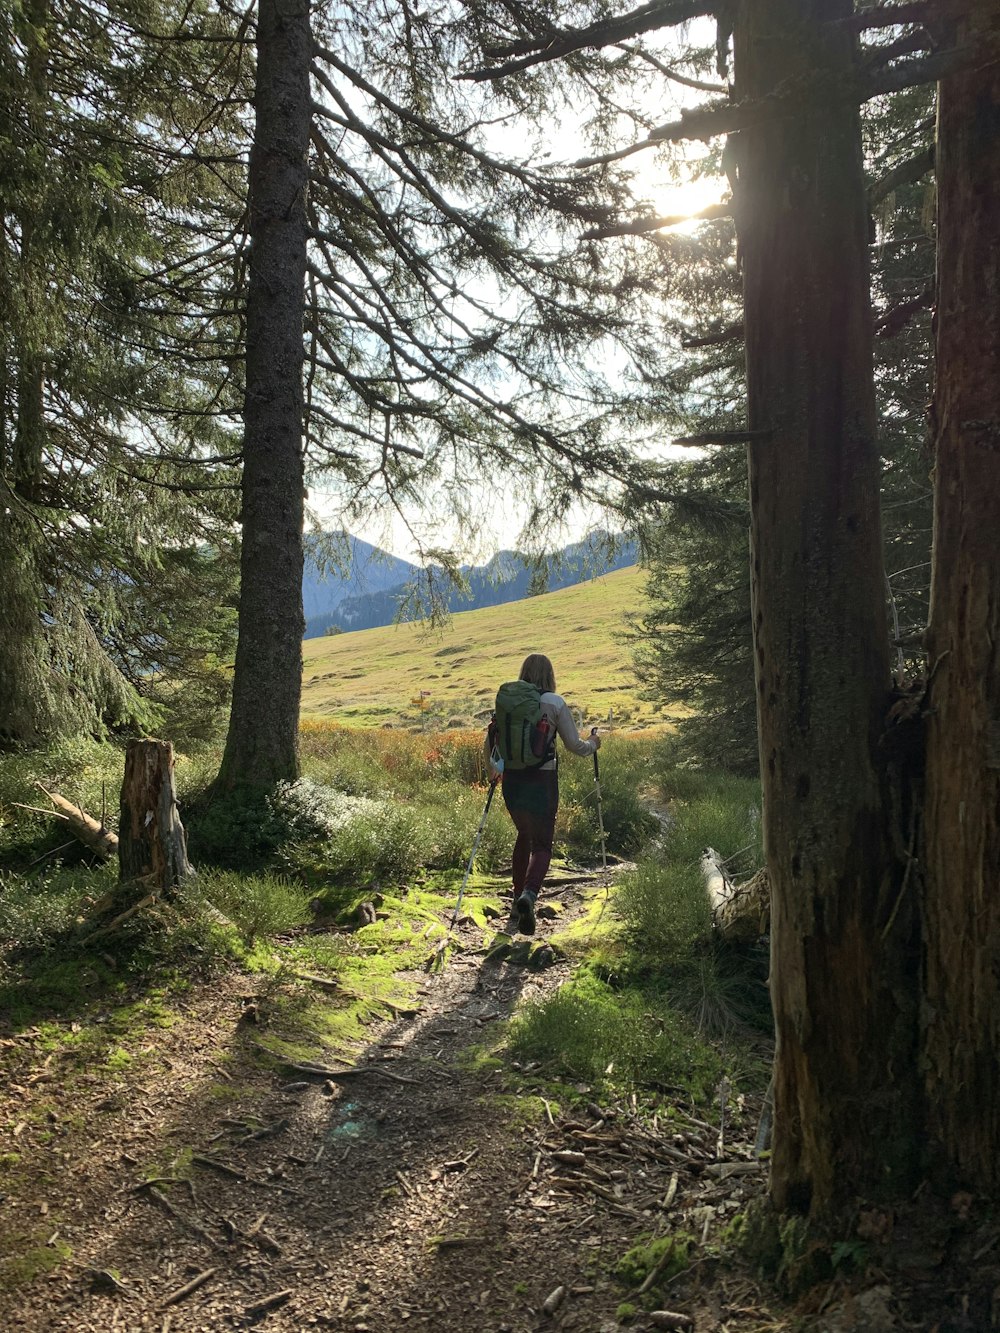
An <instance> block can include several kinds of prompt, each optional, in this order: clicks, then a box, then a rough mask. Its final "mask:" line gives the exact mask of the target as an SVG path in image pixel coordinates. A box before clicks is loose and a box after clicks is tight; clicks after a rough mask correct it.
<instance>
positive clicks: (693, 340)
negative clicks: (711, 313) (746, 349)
mask: <svg viewBox="0 0 1000 1333" xmlns="http://www.w3.org/2000/svg"><path fill="white" fill-rule="evenodd" d="M745 332H746V330H745V328H744V325H743V321H742V320H740V321H739V322H738V323H736V324H728V325H727V326H726V327H725V328H724V329H719V330H718V332H716V333H705V334H702V335H701V336H700V337H682V338H681V346H682V347H684V348H690V347H718V346H720V345H721V344H722V343H732V342H740V341H741V340H742V338H743V337H744V334H745Z"/></svg>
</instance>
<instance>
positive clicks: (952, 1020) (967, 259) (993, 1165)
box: [923, 2, 1000, 1190]
mask: <svg viewBox="0 0 1000 1333" xmlns="http://www.w3.org/2000/svg"><path fill="white" fill-rule="evenodd" d="M951 8H952V10H953V12H954V11H955V10H956V9H958V10H960V11H962V13H963V17H962V19H961V20H960V22H959V24H958V25H957V27H958V31H956V32H955V33H954V34H953V36H954V39H955V40H956V41H957V42H959V43H962V44H965V43H972V44H974V49H977V50H981V49H983V46H982V44H983V42H984V40H985V38H986V31H987V29H988V28H990V27H992V32H993V41H994V42H996V40H997V37H998V36H1000V15H998V11H997V9H996V7H995V5H994V4H992V3H989V4H987V3H982V2H981V3H979V4H978V6H977V5H970V4H968V3H965V4H962V5H961V6H956V5H954V4H953V5H952V6H951ZM977 11H978V18H977ZM996 49H997V48H996V46H994V50H996ZM937 178H938V278H937V323H936V332H937V347H936V350H937V367H936V382H935V389H934V421H935V432H936V438H935V510H934V555H933V576H932V585H931V612H930V628H929V633H928V657H929V663H930V673H931V683H930V688H929V705H930V706H929V710H928V717H927V775H926V785H927V796H926V810H925V823H924V836H925V857H924V860H925V873H926V889H925V892H926V913H925V937H924V949H925V958H926V983H925V990H926V1005H925V1009H924V1013H925V1030H924V1033H923V1042H924V1057H925V1058H924V1069H925V1077H926V1089H927V1097H928V1103H929V1108H930V1109H929V1114H930V1131H931V1140H932V1143H934V1144H935V1148H936V1150H937V1151H938V1153H939V1161H941V1163H942V1164H943V1165H944V1166H945V1169H947V1170H949V1171H950V1172H951V1179H950V1180H949V1184H952V1183H954V1181H955V1179H956V1178H957V1179H958V1180H964V1181H966V1182H968V1183H971V1184H973V1185H974V1186H976V1187H977V1189H980V1190H996V1189H997V1187H998V1186H1000V1005H998V1003H997V999H998V996H997V977H998V976H1000V544H998V543H1000V249H998V247H997V236H998V234H1000V63H997V62H996V61H995V60H994V62H993V63H992V64H990V65H986V66H984V67H981V68H979V69H970V70H965V71H964V72H963V73H961V74H956V75H954V76H953V77H951V78H948V79H945V80H944V81H943V82H942V83H941V86H940V100H939V107H938V148H937Z"/></svg>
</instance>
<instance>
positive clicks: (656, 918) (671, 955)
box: [613, 857, 712, 963]
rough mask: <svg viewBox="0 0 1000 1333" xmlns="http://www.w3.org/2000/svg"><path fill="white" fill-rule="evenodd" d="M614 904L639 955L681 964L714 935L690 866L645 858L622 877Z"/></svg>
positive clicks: (698, 878)
mask: <svg viewBox="0 0 1000 1333" xmlns="http://www.w3.org/2000/svg"><path fill="white" fill-rule="evenodd" d="M613 902H614V911H615V914H616V915H617V916H618V917H619V918H620V919H621V920H622V921H623V922H624V923H625V927H626V929H627V930H628V932H629V934H630V935H631V936H632V938H633V940H634V941H635V943H636V944H637V945H639V946H640V947H641V949H642V952H643V954H645V955H646V956H648V957H656V958H659V959H662V961H663V962H664V963H669V962H673V963H678V962H683V961H685V960H686V959H687V958H689V957H690V955H691V953H692V951H693V949H694V947H695V945H696V944H697V943H698V942H699V941H705V940H707V939H709V938H710V936H711V933H712V913H711V910H710V908H709V905H708V899H707V897H706V895H705V890H704V888H703V886H702V882H701V873H700V871H699V870H698V869H697V868H696V867H694V866H691V865H686V864H678V863H677V862H676V861H669V862H664V861H662V860H659V859H656V858H653V857H649V858H647V859H646V860H644V861H642V862H641V863H640V864H639V865H638V866H636V868H635V870H633V871H630V872H628V873H627V874H625V875H623V876H622V878H621V880H620V881H619V885H618V891H617V893H616V894H615V897H614V900H613Z"/></svg>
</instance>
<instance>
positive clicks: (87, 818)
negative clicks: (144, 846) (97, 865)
mask: <svg viewBox="0 0 1000 1333" xmlns="http://www.w3.org/2000/svg"><path fill="white" fill-rule="evenodd" d="M35 786H36V787H37V788H38V790H39V791H41V792H44V793H45V795H46V796H47V797H48V798H49V800H50V801H51V802H52V804H53V806H54V807H55V808H54V809H53V810H50V811H41V810H39V811H38V813H39V814H43V813H44V814H51V815H52V817H53V819H62V820H64V821H65V822H66V823H67V824H68V825H69V827H70V831H71V832H72V833H73V835H74V836H75V837H77V838H79V840H80V841H81V842H82V843H83V844H84V845H85V846H86V847H89V848H90V850H91V851H92V852H94V853H95V854H96V855H97V856H99V857H101V859H102V860H104V861H109V860H110V859H111V857H112V856H115V855H116V854H117V852H118V835H117V833H112V831H111V830H110V829H108V828H105V827H104V825H103V823H102V822H101V821H100V820H99V819H95V818H94V817H93V815H88V814H87V812H86V810H84V809H83V807H82V806H80V805H74V804H73V802H72V801H68V800H67V799H66V797H65V796H60V794H59V793H58V792H57V791H49V790H48V788H47V787H43V786H42V784H41V783H40V782H36V783H35ZM25 808H26V809H35V808H36V807H34V806H26V807H25Z"/></svg>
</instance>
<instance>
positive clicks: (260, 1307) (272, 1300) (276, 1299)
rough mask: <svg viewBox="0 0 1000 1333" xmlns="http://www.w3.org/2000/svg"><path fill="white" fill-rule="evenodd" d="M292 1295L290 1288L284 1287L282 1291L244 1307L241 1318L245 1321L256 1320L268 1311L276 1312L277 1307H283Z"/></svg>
mask: <svg viewBox="0 0 1000 1333" xmlns="http://www.w3.org/2000/svg"><path fill="white" fill-rule="evenodd" d="M294 1294H295V1293H294V1291H293V1289H292V1288H291V1287H285V1289H284V1290H283V1291H276V1292H274V1293H272V1295H270V1296H265V1297H264V1298H263V1299H262V1300H259V1301H254V1302H253V1304H252V1305H247V1306H244V1309H243V1316H244V1318H245V1319H256V1318H257V1317H258V1316H259V1315H262V1314H266V1313H267V1312H268V1310H276V1309H277V1308H278V1306H279V1305H284V1304H285V1302H286V1301H288V1300H291V1298H292V1296H293V1295H294Z"/></svg>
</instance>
